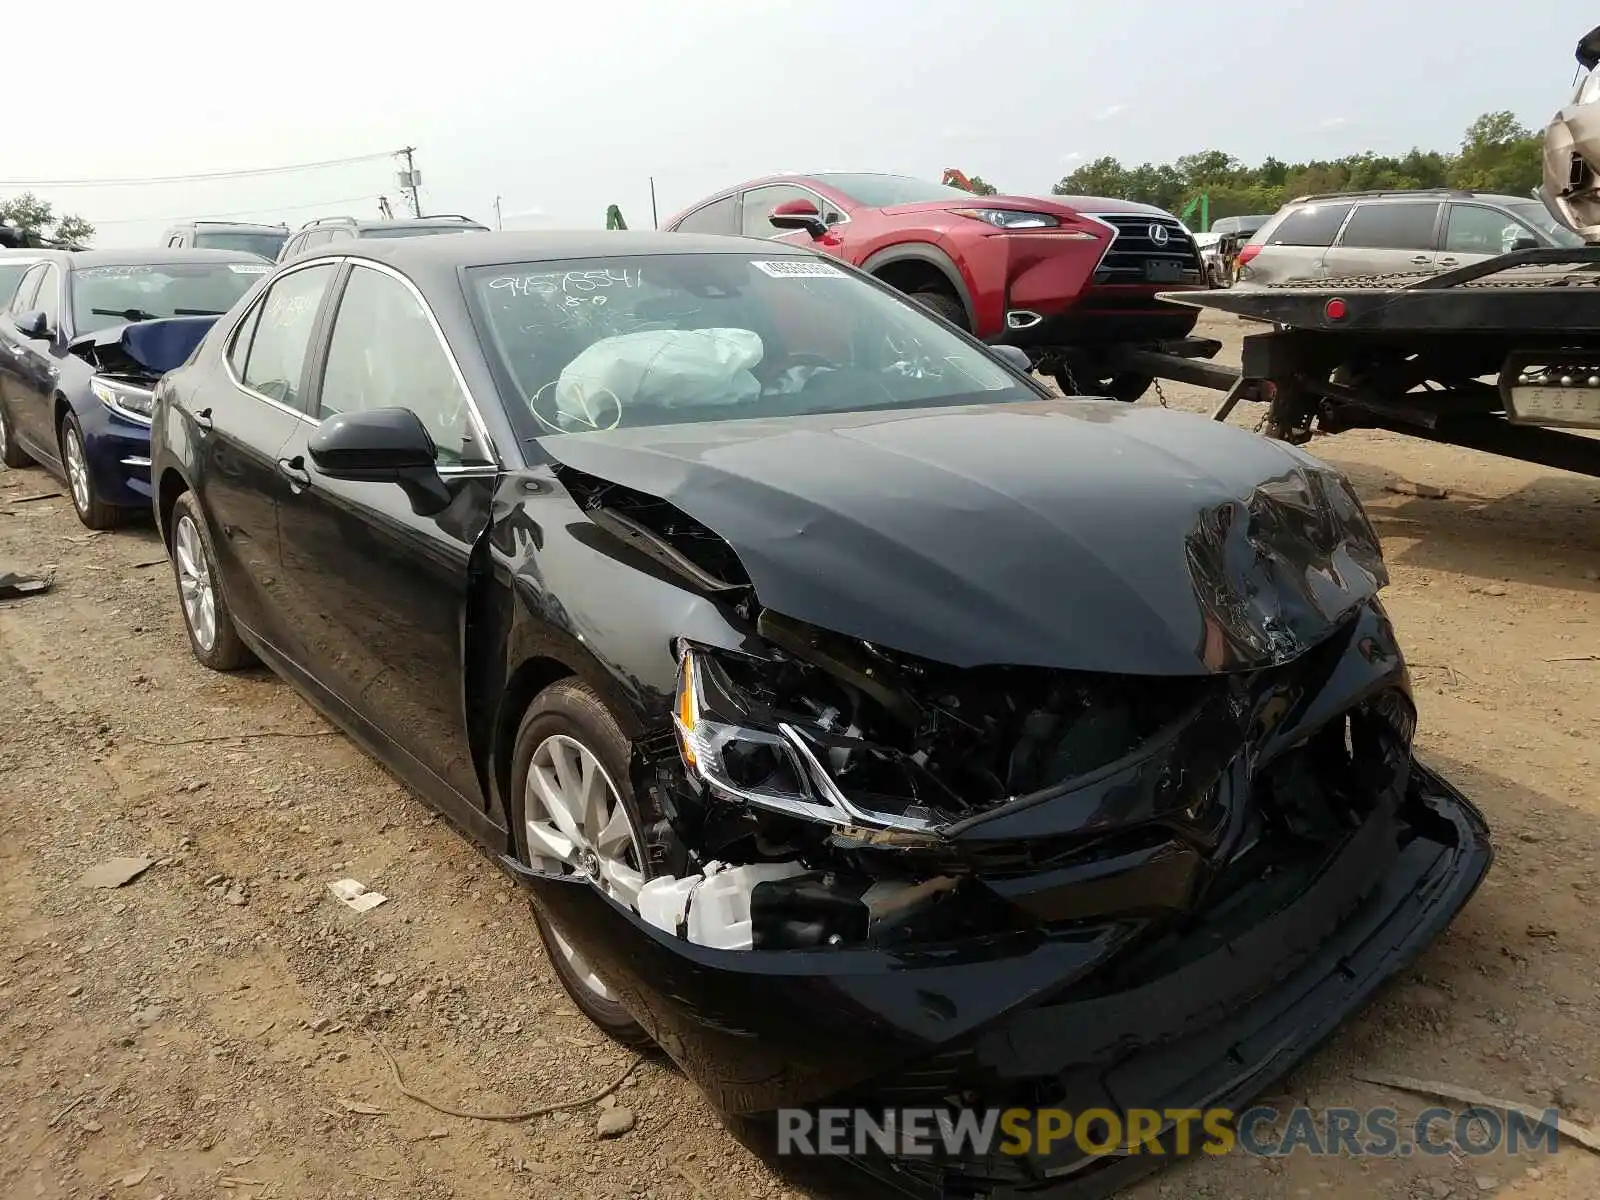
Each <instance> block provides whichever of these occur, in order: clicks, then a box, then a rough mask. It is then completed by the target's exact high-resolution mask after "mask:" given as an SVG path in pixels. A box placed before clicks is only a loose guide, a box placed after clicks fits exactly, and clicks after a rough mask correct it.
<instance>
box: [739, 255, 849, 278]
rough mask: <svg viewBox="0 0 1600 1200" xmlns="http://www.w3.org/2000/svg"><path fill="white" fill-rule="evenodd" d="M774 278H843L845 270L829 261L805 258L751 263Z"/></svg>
mask: <svg viewBox="0 0 1600 1200" xmlns="http://www.w3.org/2000/svg"><path fill="white" fill-rule="evenodd" d="M750 265H751V266H752V267H754V268H755V269H756V270H758V271H761V272H763V273H765V274H767V275H770V276H772V277H773V278H774V279H843V278H844V272H843V271H841V270H839V268H838V267H835V266H833V265H831V264H829V263H822V262H807V261H806V260H805V259H803V258H780V259H769V260H768V261H766V262H752V263H751V264H750Z"/></svg>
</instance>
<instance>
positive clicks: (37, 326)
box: [12, 308, 50, 338]
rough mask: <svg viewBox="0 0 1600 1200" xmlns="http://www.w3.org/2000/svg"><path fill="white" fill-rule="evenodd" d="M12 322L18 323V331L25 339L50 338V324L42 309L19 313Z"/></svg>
mask: <svg viewBox="0 0 1600 1200" xmlns="http://www.w3.org/2000/svg"><path fill="white" fill-rule="evenodd" d="M12 320H13V321H14V322H15V323H16V326H17V331H18V332H19V333H21V334H22V336H23V337H25V338H47V337H49V336H50V322H49V321H48V320H47V319H46V317H45V315H44V312H43V311H42V310H40V309H37V308H32V309H29V310H28V311H27V312H24V313H18V314H17V315H16V316H15V317H13V318H12Z"/></svg>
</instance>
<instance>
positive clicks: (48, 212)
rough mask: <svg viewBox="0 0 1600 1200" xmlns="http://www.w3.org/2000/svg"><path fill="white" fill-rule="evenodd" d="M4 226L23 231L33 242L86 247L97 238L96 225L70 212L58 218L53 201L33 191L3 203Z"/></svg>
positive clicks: (0, 202) (1, 218) (0, 220)
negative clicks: (45, 240)
mask: <svg viewBox="0 0 1600 1200" xmlns="http://www.w3.org/2000/svg"><path fill="white" fill-rule="evenodd" d="M0 223H3V224H6V225H10V226H11V227H12V228H14V229H19V230H21V231H22V232H23V233H25V234H27V235H28V238H29V240H30V241H32V240H33V239H36V238H40V237H53V238H57V239H59V240H61V241H63V242H72V243H75V244H78V245H84V244H87V243H88V241H89V239H90V238H92V237H94V226H93V225H91V224H89V222H87V221H85V220H84V219H83V218H82V217H75V216H72V215H71V214H68V213H63V214H62V215H61V216H59V217H58V216H56V214H55V210H54V209H53V208H52V207H51V206H50V204H49V202H48V201H45V200H41V199H39V197H37V196H35V195H34V194H33V193H32V192H23V193H22V195H20V196H15V197H13V198H12V199H10V200H0Z"/></svg>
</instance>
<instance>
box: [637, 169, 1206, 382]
mask: <svg viewBox="0 0 1600 1200" xmlns="http://www.w3.org/2000/svg"><path fill="white" fill-rule="evenodd" d="M666 228H667V229H669V230H680V231H682V232H685V233H726V234H741V233H742V234H744V235H746V236H749V237H765V238H771V237H777V238H779V239H781V240H783V241H801V242H805V243H807V244H810V245H812V246H814V247H815V248H816V249H818V250H822V251H824V252H826V253H828V254H831V255H834V256H835V257H837V258H841V259H843V260H845V261H846V262H848V263H851V264H853V265H855V266H857V267H860V268H861V269H862V270H864V271H866V272H868V273H869V274H872V275H875V276H877V277H878V278H879V279H881V280H883V281H884V282H885V283H888V284H890V285H892V286H894V287H897V288H899V289H900V290H901V291H903V292H907V293H909V294H910V295H911V296H913V297H915V298H916V299H917V300H918V301H920V302H921V303H922V304H924V305H925V306H927V307H928V308H929V309H931V310H933V311H934V312H936V313H938V314H939V315H940V316H942V317H944V318H945V319H946V320H948V321H951V322H952V323H954V324H956V325H959V326H960V327H961V328H963V329H965V330H967V331H968V332H970V333H973V334H976V335H977V336H978V337H980V338H982V339H983V340H985V341H987V342H992V343H997V344H1009V345H1013V346H1019V347H1021V348H1022V349H1024V350H1026V351H1027V352H1028V357H1029V358H1030V360H1032V362H1033V363H1034V365H1035V367H1036V368H1037V369H1039V370H1040V371H1044V372H1047V373H1049V374H1052V375H1054V376H1055V378H1056V381H1057V382H1058V383H1059V384H1060V385H1061V387H1062V390H1063V391H1065V392H1069V393H1071V392H1084V393H1093V394H1095V395H1113V396H1117V397H1118V398H1120V399H1126V400H1132V399H1137V398H1138V397H1139V395H1140V394H1142V393H1143V392H1144V390H1145V388H1146V387H1148V386H1149V382H1150V381H1149V378H1148V377H1147V376H1134V375H1126V374H1117V373H1115V372H1114V371H1112V370H1111V369H1110V368H1109V367H1107V366H1105V365H1104V364H1103V363H1102V362H1101V361H1100V359H1099V356H1098V355H1097V351H1098V350H1100V349H1103V348H1104V347H1105V346H1107V345H1109V344H1113V343H1117V344H1127V343H1130V342H1131V343H1153V342H1162V341H1167V340H1170V339H1174V338H1181V337H1185V336H1187V335H1188V333H1189V332H1190V330H1192V329H1193V328H1194V324H1195V320H1196V318H1197V316H1198V310H1196V309H1192V308H1189V307H1188V306H1186V305H1178V304H1170V303H1167V302H1166V301H1163V300H1160V299H1158V298H1157V294H1158V293H1160V292H1171V291H1185V290H1188V289H1191V288H1194V289H1200V288H1203V287H1205V273H1204V271H1205V268H1204V264H1203V263H1202V261H1201V257H1200V252H1199V250H1198V249H1197V248H1196V246H1195V244H1194V239H1193V238H1192V237H1190V236H1189V233H1188V231H1187V230H1186V229H1184V227H1183V225H1182V223H1181V222H1179V221H1178V219H1177V218H1176V217H1173V216H1172V215H1171V214H1169V213H1165V212H1162V211H1161V210H1160V209H1158V208H1152V207H1151V206H1150V205H1148V204H1133V203H1130V202H1129V201H1126V200H1104V199H1099V198H1096V197H1090V196H1052V197H1051V198H1049V199H1038V198H1033V197H1026V196H979V195H975V194H974V193H972V192H965V191H961V190H960V189H958V188H953V187H948V186H946V185H943V184H937V183H929V182H927V181H926V180H922V179H913V178H908V177H906V176H903V175H877V174H868V173H859V174H857V173H848V172H834V171H824V172H819V173H817V174H814V175H773V176H768V177H766V178H764V179H755V180H751V181H750V182H749V183H744V184H740V185H739V186H738V187H734V188H729V189H728V190H726V191H722V192H718V193H717V194H716V195H715V196H711V197H709V198H708V199H706V200H702V201H701V202H700V203H698V204H696V205H695V206H694V207H692V208H689V209H686V210H685V211H684V212H682V213H679V214H677V215H676V216H674V217H672V218H670V219H669V220H668V221H667V223H666Z"/></svg>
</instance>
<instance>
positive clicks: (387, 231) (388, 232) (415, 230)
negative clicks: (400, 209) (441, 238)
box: [361, 225, 484, 238]
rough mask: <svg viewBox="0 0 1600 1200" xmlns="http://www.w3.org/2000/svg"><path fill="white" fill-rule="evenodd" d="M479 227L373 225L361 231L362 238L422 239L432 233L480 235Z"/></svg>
mask: <svg viewBox="0 0 1600 1200" xmlns="http://www.w3.org/2000/svg"><path fill="white" fill-rule="evenodd" d="M483 231H484V230H483V227H482V226H481V225H375V226H373V227H372V228H370V229H363V230H362V231H361V236H362V237H364V238H375V237H381V238H397V237H423V236H425V235H428V234H434V233H473V232H477V233H482V232H483Z"/></svg>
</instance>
